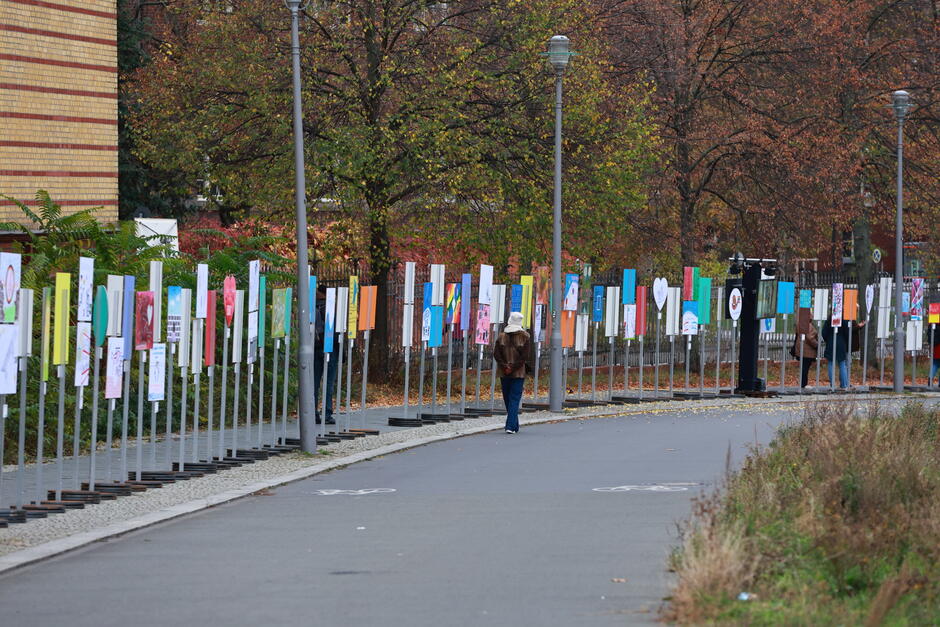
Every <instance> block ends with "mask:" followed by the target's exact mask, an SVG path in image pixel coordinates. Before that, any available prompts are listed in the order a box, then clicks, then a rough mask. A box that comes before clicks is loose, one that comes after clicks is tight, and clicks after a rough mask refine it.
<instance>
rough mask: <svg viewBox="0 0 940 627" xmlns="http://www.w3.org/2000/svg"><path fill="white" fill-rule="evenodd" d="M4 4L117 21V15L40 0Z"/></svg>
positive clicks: (12, 0)
mask: <svg viewBox="0 0 940 627" xmlns="http://www.w3.org/2000/svg"><path fill="white" fill-rule="evenodd" d="M6 2H12V3H14V4H26V5H29V6H32V7H42V8H44V9H54V10H56V11H66V12H68V13H81V14H82V15H93V16H95V17H106V18H110V19H112V20H116V19H117V13H109V12H108V11H95V10H94V9H82V8H79V7H73V6H69V5H67V4H57V3H55V2H43V1H42V0H6Z"/></svg>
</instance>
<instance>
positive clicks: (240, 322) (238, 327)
mask: <svg viewBox="0 0 940 627" xmlns="http://www.w3.org/2000/svg"><path fill="white" fill-rule="evenodd" d="M244 329H245V290H237V291H236V292H235V316H234V317H233V318H232V363H233V364H239V363H241V361H242V341H243V339H244Z"/></svg>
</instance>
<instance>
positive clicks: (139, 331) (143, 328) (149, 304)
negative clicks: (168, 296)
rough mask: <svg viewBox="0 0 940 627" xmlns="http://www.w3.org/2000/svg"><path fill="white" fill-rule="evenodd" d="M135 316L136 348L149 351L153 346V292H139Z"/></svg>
mask: <svg viewBox="0 0 940 627" xmlns="http://www.w3.org/2000/svg"><path fill="white" fill-rule="evenodd" d="M135 305H136V306H135V308H134V312H135V316H134V318H135V319H134V348H135V349H136V350H139V351H149V350H150V349H151V348H153V292H137V301H136V303H135Z"/></svg>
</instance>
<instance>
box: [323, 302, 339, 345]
mask: <svg viewBox="0 0 940 627" xmlns="http://www.w3.org/2000/svg"><path fill="white" fill-rule="evenodd" d="M335 335H336V288H335V287H329V288H327V290H326V311H325V312H324V314H323V352H324V353H332V352H333V336H335Z"/></svg>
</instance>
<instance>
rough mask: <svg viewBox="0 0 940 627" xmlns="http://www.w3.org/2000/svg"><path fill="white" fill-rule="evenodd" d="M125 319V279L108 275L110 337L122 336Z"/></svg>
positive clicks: (108, 333)
mask: <svg viewBox="0 0 940 627" xmlns="http://www.w3.org/2000/svg"><path fill="white" fill-rule="evenodd" d="M123 319H124V277H122V276H120V275H116V274H109V275H108V332H107V335H109V336H112V337H114V336H119V335H121V321H122V320H123Z"/></svg>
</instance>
